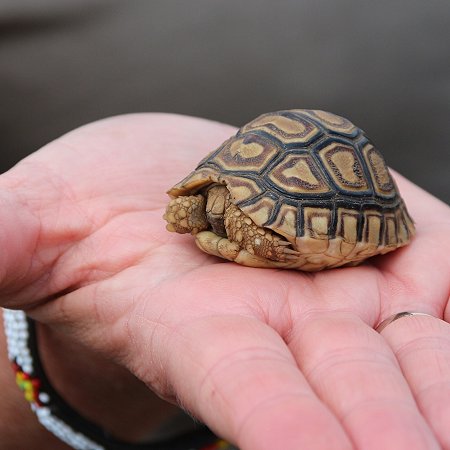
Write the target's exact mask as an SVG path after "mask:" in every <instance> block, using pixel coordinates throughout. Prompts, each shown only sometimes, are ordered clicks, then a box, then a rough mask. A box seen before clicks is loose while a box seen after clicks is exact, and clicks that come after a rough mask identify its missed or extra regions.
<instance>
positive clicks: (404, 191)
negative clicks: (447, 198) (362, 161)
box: [391, 169, 450, 224]
mask: <svg viewBox="0 0 450 450" xmlns="http://www.w3.org/2000/svg"><path fill="white" fill-rule="evenodd" d="M391 171H392V172H393V174H394V176H395V181H396V183H397V184H398V187H399V190H400V193H401V195H402V197H403V198H404V200H405V203H406V205H407V207H408V211H409V212H410V213H411V216H412V217H413V219H414V220H415V221H416V222H423V223H427V224H430V223H442V221H443V220H444V221H446V222H447V223H448V222H449V220H450V208H449V206H448V205H447V204H445V203H444V202H442V201H441V200H439V199H438V198H436V197H434V196H433V195H431V194H430V193H428V192H427V191H425V190H424V189H422V188H420V187H419V186H417V185H416V184H414V183H413V182H412V181H409V180H408V179H407V178H405V177H404V176H402V175H400V174H399V173H397V172H395V171H394V170H392V169H391Z"/></svg>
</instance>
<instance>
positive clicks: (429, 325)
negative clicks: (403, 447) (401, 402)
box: [382, 316, 450, 449]
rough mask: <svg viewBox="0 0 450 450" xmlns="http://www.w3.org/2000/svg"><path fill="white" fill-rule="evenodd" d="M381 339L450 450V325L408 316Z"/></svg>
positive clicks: (388, 327) (432, 424)
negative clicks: (390, 348)
mask: <svg viewBox="0 0 450 450" xmlns="http://www.w3.org/2000/svg"><path fill="white" fill-rule="evenodd" d="M382 335H383V337H384V338H385V339H386V340H387V341H388V343H389V345H390V346H391V347H392V349H393V351H394V354H395V356H396V357H397V360H398V362H399V364H400V367H401V369H402V372H403V374H404V376H405V378H406V380H407V381H408V383H409V386H410V388H411V390H412V392H413V394H414V397H415V399H416V402H417V404H418V406H419V408H420V410H421V412H422V414H423V415H424V416H425V418H426V419H427V421H428V423H429V425H430V427H431V428H432V429H433V430H434V433H435V435H436V436H437V438H438V439H439V441H440V443H441V446H442V448H443V449H450V428H449V424H450V324H448V323H446V322H444V321H442V320H439V319H435V318H433V317H428V316H407V317H403V318H401V319H399V320H396V321H395V322H392V323H391V324H389V325H388V326H387V327H386V328H385V329H384V330H383V331H382Z"/></svg>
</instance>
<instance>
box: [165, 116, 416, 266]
mask: <svg viewBox="0 0 450 450" xmlns="http://www.w3.org/2000/svg"><path fill="white" fill-rule="evenodd" d="M211 183H223V184H226V185H227V187H228V189H229V191H230V193H231V199H232V202H233V203H234V204H235V205H236V206H238V207H239V208H240V209H241V210H242V211H243V212H244V213H245V214H247V215H248V216H249V217H250V218H251V219H252V220H253V221H254V222H255V223H256V224H257V225H258V226H262V227H266V228H269V229H271V230H273V231H275V232H276V233H278V234H280V235H282V236H284V237H285V238H286V239H287V240H289V241H290V242H291V243H292V246H293V247H294V248H295V249H297V250H298V251H299V252H300V253H301V254H302V256H301V257H300V258H299V261H297V262H296V264H294V265H293V267H294V266H295V268H300V269H302V270H314V268H315V267H317V266H325V267H336V266H340V265H343V264H348V263H349V262H352V263H355V262H356V263H357V262H358V261H361V260H363V259H365V258H367V257H369V256H372V255H374V254H378V253H386V252H388V251H391V250H394V249H395V248H397V247H400V246H403V245H405V244H407V243H408V241H409V240H410V238H411V237H412V235H413V234H414V225H413V222H412V220H411V218H410V216H409V214H408V212H407V210H406V207H405V204H404V202H403V200H402V198H401V197H400V195H399V192H398V190H397V187H396V185H395V183H394V181H393V179H392V177H391V175H390V173H389V170H388V168H387V166H386V164H385V162H384V159H383V157H382V156H381V154H380V153H379V152H378V150H377V149H376V148H375V147H374V145H373V144H372V143H371V142H370V140H369V139H368V138H367V137H366V135H365V134H364V132H363V131H362V130H361V129H359V128H357V127H356V126H355V125H353V124H352V123H351V122H350V121H348V120H347V119H345V118H343V117H340V116H337V115H335V114H331V113H328V112H325V111H317V110H287V111H278V112H274V113H268V114H263V115H262V116H259V117H258V118H256V119H255V120H253V121H252V122H250V123H248V124H247V125H245V126H244V127H242V128H241V129H240V130H239V131H238V133H237V134H236V136H234V137H232V138H230V139H228V140H227V141H226V142H225V143H224V144H222V145H221V146H220V147H219V148H218V149H216V150H215V151H213V152H212V153H211V154H209V155H208V156H207V157H206V158H205V159H203V160H202V161H201V162H200V163H199V165H198V167H197V168H196V169H195V171H194V172H192V173H191V174H190V175H189V176H188V177H186V178H185V179H184V180H183V181H181V182H180V183H178V184H177V185H176V186H174V187H173V188H172V189H171V190H170V191H169V192H168V193H169V194H170V195H172V196H175V197H176V196H179V195H186V194H192V193H195V192H198V191H199V190H201V189H202V188H204V187H205V186H207V185H208V184H211Z"/></svg>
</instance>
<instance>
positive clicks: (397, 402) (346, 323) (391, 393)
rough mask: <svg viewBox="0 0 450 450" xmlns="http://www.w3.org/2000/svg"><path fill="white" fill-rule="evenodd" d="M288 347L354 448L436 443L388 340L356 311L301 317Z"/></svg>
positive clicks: (425, 449) (407, 449)
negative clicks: (381, 336)
mask: <svg viewBox="0 0 450 450" xmlns="http://www.w3.org/2000/svg"><path fill="white" fill-rule="evenodd" d="M289 347H290V348H291V350H292V352H293V354H294V355H295V356H296V358H297V361H298V363H299V367H300V368H301V370H302V372H303V373H304V374H305V376H306V378H307V380H308V382H309V383H310V385H311V386H312V388H313V389H314V390H315V392H316V393H317V395H318V396H319V397H320V398H321V399H322V400H323V401H324V402H326V404H327V405H328V406H329V407H330V408H331V410H332V411H334V413H335V414H336V416H337V417H338V419H339V420H340V421H341V423H342V425H343V426H344V428H345V430H346V431H347V433H348V435H349V436H350V437H351V439H352V441H353V443H354V445H355V447H356V448H358V449H364V450H370V449H374V450H375V449H376V450H378V449H385V448H386V449H388V448H389V449H390V448H392V449H396V450H403V449H404V450H412V449H414V450H419V449H420V450H430V449H438V448H439V445H438V443H437V441H436V440H435V438H434V436H433V433H432V431H431V430H430V428H429V426H428V425H427V423H426V422H425V420H424V419H423V418H422V416H421V414H420V412H419V410H418V408H417V406H416V404H415V401H414V398H413V396H412V394H411V392H410V389H409V387H408V384H407V383H406V381H405V379H404V377H403V375H402V373H401V370H400V368H399V366H398V364H397V363H396V360H395V357H394V355H393V354H392V352H391V351H390V349H389V347H388V345H386V343H385V342H384V341H383V339H381V338H380V336H379V335H378V334H377V333H376V332H375V331H374V330H373V329H371V328H370V327H369V326H367V325H366V324H365V323H364V322H362V321H361V320H360V319H359V318H358V317H355V316H354V315H351V314H348V313H336V312H334V313H320V315H319V314H315V315H310V316H308V317H305V318H303V319H302V320H301V321H299V322H298V323H297V325H296V329H295V330H294V333H293V334H292V339H291V340H290V342H289Z"/></svg>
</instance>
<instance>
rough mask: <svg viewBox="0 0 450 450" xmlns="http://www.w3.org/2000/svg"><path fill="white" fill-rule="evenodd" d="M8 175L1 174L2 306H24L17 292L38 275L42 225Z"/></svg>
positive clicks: (0, 261) (0, 285) (0, 272)
mask: <svg viewBox="0 0 450 450" xmlns="http://www.w3.org/2000/svg"><path fill="white" fill-rule="evenodd" d="M8 178H9V177H8V176H7V174H4V175H2V176H0V306H3V307H8V308H21V307H22V306H23V305H22V304H20V302H18V301H17V299H16V297H15V294H17V292H18V291H20V290H21V289H22V288H23V287H25V286H26V285H28V284H29V283H30V282H31V281H32V279H33V277H34V276H35V273H36V270H35V267H34V266H35V261H34V258H33V255H34V252H35V249H36V247H37V243H38V240H39V234H40V233H39V230H40V225H39V218H38V217H37V216H36V215H34V214H33V212H32V211H31V209H30V208H29V207H28V206H27V204H26V202H25V201H23V200H22V199H21V198H20V196H19V195H18V193H17V192H16V186H14V183H11V182H10V180H9V179H8ZM15 299H16V300H15Z"/></svg>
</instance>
